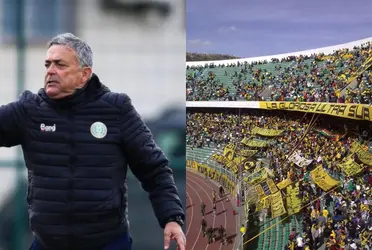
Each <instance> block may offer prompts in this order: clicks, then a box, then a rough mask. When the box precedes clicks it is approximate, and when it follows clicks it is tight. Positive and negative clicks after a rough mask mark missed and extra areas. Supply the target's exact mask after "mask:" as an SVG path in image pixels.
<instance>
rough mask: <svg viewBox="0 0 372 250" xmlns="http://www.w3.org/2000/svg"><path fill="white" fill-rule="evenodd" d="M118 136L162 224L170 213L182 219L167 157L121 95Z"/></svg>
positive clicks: (124, 96)
mask: <svg viewBox="0 0 372 250" xmlns="http://www.w3.org/2000/svg"><path fill="white" fill-rule="evenodd" d="M121 98H123V102H122V112H123V113H122V115H123V122H122V125H121V136H122V143H123V149H124V153H125V156H126V157H127V159H128V163H129V166H130V169H131V170H132V172H133V174H134V175H135V176H136V177H137V178H138V180H139V181H140V182H141V184H142V187H143V189H144V190H145V191H147V192H148V193H149V197H150V200H151V204H152V207H153V209H154V212H155V215H156V217H157V219H158V221H159V224H160V226H161V227H162V228H164V227H165V224H166V222H167V221H168V220H169V218H171V217H173V216H181V217H182V218H183V219H185V213H184V209H183V207H182V203H181V200H180V198H179V195H178V190H177V187H176V185H175V182H174V178H173V172H172V170H171V169H170V168H169V167H168V159H167V158H166V157H165V155H164V153H163V152H162V150H161V149H160V148H159V147H158V146H157V145H156V143H155V142H154V139H153V136H152V134H151V132H150V130H149V129H148V127H147V126H146V125H145V123H144V121H143V120H142V118H141V117H140V115H139V114H138V112H137V111H136V109H135V108H134V107H133V105H132V103H131V100H130V98H129V97H128V96H127V95H124V94H123V95H122V96H121Z"/></svg>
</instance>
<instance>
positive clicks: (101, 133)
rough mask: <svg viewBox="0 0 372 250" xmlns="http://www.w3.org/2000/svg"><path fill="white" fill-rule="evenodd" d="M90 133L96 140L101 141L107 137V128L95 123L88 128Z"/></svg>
mask: <svg viewBox="0 0 372 250" xmlns="http://www.w3.org/2000/svg"><path fill="white" fill-rule="evenodd" d="M90 133H91V134H92V135H93V136H94V137H96V138H97V139H102V138H104V137H105V136H106V135H107V127H106V125H105V124H104V123H102V122H95V123H93V124H92V126H90Z"/></svg>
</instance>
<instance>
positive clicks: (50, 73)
mask: <svg viewBox="0 0 372 250" xmlns="http://www.w3.org/2000/svg"><path fill="white" fill-rule="evenodd" d="M46 73H47V74H48V75H53V74H55V73H56V68H55V67H54V66H53V65H50V66H49V67H48V68H47V70H46Z"/></svg>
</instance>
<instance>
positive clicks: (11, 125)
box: [0, 92, 28, 147]
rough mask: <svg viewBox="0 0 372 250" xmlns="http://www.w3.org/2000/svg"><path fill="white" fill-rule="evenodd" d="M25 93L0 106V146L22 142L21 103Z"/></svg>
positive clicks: (22, 114)
mask: <svg viewBox="0 0 372 250" xmlns="http://www.w3.org/2000/svg"><path fill="white" fill-rule="evenodd" d="M27 95H28V92H24V93H23V94H22V95H21V96H20V98H19V99H18V100H17V101H15V102H11V103H9V104H6V105H2V106H0V147H12V146H16V145H19V144H21V143H22V140H23V135H24V131H25V130H24V129H23V128H24V126H23V123H24V118H25V113H24V108H23V104H24V102H25V100H26V98H27Z"/></svg>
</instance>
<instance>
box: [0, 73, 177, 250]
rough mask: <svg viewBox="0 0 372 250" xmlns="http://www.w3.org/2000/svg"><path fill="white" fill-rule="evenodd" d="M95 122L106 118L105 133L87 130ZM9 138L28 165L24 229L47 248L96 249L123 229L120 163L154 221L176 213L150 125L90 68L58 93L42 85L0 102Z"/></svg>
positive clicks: (3, 137) (5, 141)
mask: <svg viewBox="0 0 372 250" xmlns="http://www.w3.org/2000/svg"><path fill="white" fill-rule="evenodd" d="M95 122H102V123H103V124H105V125H106V128H107V134H106V136H105V137H103V138H101V139H99V138H96V137H94V136H93V134H94V131H93V133H92V132H91V126H92V124H93V123H95ZM96 131H98V132H104V129H102V128H101V130H96ZM98 137H99V136H98ZM15 145H22V148H23V154H24V159H25V163H26V166H27V169H28V178H29V187H28V194H27V202H28V205H29V220H30V225H31V229H32V231H33V232H34V234H35V235H36V237H37V239H38V240H39V241H40V242H41V243H42V244H43V245H44V246H46V247H48V248H51V249H53V250H55V249H79V250H80V249H81V250H83V249H84V250H85V249H89V250H91V249H99V248H100V247H102V246H104V245H105V244H107V243H108V242H110V241H112V240H113V239H115V238H116V237H118V236H120V235H123V234H124V233H125V232H128V229H129V228H128V217H127V186H126V184H125V179H126V174H127V165H129V166H130V168H131V170H132V171H133V173H134V174H135V175H136V177H137V178H138V179H139V180H140V181H141V183H142V186H143V188H144V189H145V190H146V191H147V192H149V194H150V200H151V203H152V205H153V208H154V211H155V215H156V216H157V218H158V221H159V224H160V226H161V227H164V226H165V223H166V221H167V220H168V219H169V218H170V217H172V216H178V215H180V216H181V217H183V218H184V210H183V208H182V204H181V201H180V199H179V196H178V192H177V188H176V186H175V183H174V180H173V173H172V171H171V169H170V168H169V167H168V160H167V159H166V157H165V156H164V154H163V152H162V151H161V149H160V148H159V147H158V146H157V145H156V144H155V142H154V141H153V138H152V134H151V132H150V131H149V129H148V128H147V127H146V125H145V124H144V122H143V120H142V119H141V117H140V116H139V114H138V113H137V111H136V110H135V109H134V107H133V106H132V104H131V100H130V99H129V97H128V96H127V95H125V94H118V93H113V92H110V90H109V89H108V88H106V87H105V86H104V85H103V84H101V82H100V81H99V79H98V77H97V76H96V75H93V77H92V78H91V80H90V81H89V82H88V84H87V85H86V87H85V88H84V89H81V90H78V91H77V92H76V93H75V94H74V95H73V96H70V97H67V98H64V99H63V100H57V101H56V100H51V99H49V98H48V97H47V96H46V94H45V92H44V90H43V89H42V90H40V91H39V93H38V95H35V94H32V93H31V92H29V91H26V92H24V93H23V94H22V95H21V97H20V98H19V100H18V101H16V102H13V103H10V104H8V105H5V106H2V107H0V146H4V147H12V146H15Z"/></svg>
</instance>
